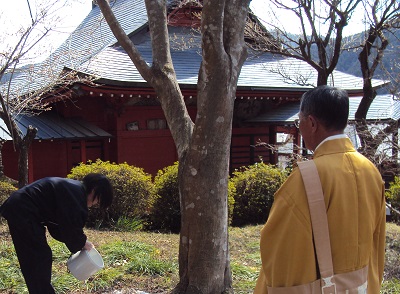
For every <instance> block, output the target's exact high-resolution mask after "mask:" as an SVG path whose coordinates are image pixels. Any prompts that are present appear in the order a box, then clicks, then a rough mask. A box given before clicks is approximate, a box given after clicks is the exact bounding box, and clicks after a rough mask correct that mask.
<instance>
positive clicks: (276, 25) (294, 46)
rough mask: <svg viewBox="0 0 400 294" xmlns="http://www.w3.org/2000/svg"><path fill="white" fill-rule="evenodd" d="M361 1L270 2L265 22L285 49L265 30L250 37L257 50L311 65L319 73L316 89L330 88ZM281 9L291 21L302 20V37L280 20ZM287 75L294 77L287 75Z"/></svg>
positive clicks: (249, 31)
mask: <svg viewBox="0 0 400 294" xmlns="http://www.w3.org/2000/svg"><path fill="white" fill-rule="evenodd" d="M360 2H361V0H346V1H344V0H342V1H341V0H322V1H315V0H291V1H285V0H271V1H269V2H268V3H269V5H270V6H269V7H270V10H269V13H270V17H269V19H264V20H263V21H265V23H266V24H267V25H268V27H269V28H271V29H270V32H271V34H272V35H273V36H274V38H275V39H278V40H279V41H280V42H281V44H282V47H280V48H277V47H275V46H271V40H273V39H272V38H266V37H265V33H264V32H263V31H265V29H262V28H260V29H258V30H248V31H247V34H249V36H251V37H252V38H253V39H255V40H258V42H257V44H256V46H255V49H258V50H262V51H266V52H271V53H274V54H279V55H282V56H287V57H293V58H296V59H299V60H302V61H305V62H307V63H308V64H309V65H311V66H312V67H313V68H314V69H315V70H316V71H317V73H318V78H317V85H316V86H320V85H326V84H327V82H328V77H329V75H330V74H332V72H333V70H334V69H335V68H336V65H337V63H338V61H339V56H340V53H341V50H342V46H343V44H342V41H343V31H344V28H345V27H346V26H347V25H348V23H349V21H350V19H351V16H352V14H353V13H354V11H355V9H356V8H357V6H358V5H359V4H360ZM279 10H284V11H286V12H288V13H287V15H293V19H292V20H291V21H294V22H296V21H298V24H299V34H293V33H290V32H288V31H287V30H286V29H285V24H284V23H282V20H280V18H279V17H278V11H279ZM285 21H287V19H285ZM315 52H316V53H315ZM292 74H293V73H292ZM285 76H286V77H288V76H290V74H289V75H288V73H285ZM292 79H295V80H298V79H299V78H292ZM304 79H305V80H307V79H306V78H304Z"/></svg>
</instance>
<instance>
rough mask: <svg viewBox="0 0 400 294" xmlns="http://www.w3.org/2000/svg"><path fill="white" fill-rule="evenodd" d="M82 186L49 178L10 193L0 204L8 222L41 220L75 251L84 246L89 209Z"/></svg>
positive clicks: (67, 180) (18, 222)
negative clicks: (84, 231) (84, 230)
mask: <svg viewBox="0 0 400 294" xmlns="http://www.w3.org/2000/svg"><path fill="white" fill-rule="evenodd" d="M86 198H87V194H86V192H85V187H84V186H83V184H82V183H81V182H80V181H76V180H71V179H65V178H56V177H49V178H43V179H40V180H38V181H36V182H33V183H32V184H29V185H27V186H25V187H23V188H21V189H20V190H18V191H16V192H14V193H12V194H11V196H10V197H9V198H8V199H7V200H6V201H5V202H4V203H3V205H2V206H1V207H0V213H1V214H2V215H3V216H4V218H6V219H7V221H8V222H12V223H16V224H22V223H26V222H40V223H42V224H43V225H45V226H47V228H48V230H49V233H50V234H51V235H52V236H53V237H54V238H55V239H56V240H58V241H61V242H64V243H65V244H66V245H67V247H68V249H69V250H70V251H71V252H72V253H74V252H77V251H79V250H81V249H82V248H83V246H84V245H85V242H86V235H85V234H84V233H83V227H84V226H85V223H86V219H87V215H88V208H87V200H86Z"/></svg>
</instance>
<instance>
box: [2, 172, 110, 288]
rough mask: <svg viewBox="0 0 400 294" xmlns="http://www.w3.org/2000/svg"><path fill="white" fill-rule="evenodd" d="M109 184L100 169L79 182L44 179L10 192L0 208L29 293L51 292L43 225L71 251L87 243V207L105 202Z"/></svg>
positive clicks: (86, 246) (48, 251) (104, 205)
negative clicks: (99, 171)
mask: <svg viewBox="0 0 400 294" xmlns="http://www.w3.org/2000/svg"><path fill="white" fill-rule="evenodd" d="M112 197H113V192H112V187H111V184H110V182H109V181H108V179H107V178H106V177H105V176H103V175H101V174H89V175H87V176H86V177H84V179H83V180H82V182H81V181H77V180H71V179H64V178H56V177H50V178H44V179H41V180H38V181H36V182H33V183H32V184H30V185H27V186H25V187H23V188H21V189H20V190H18V191H16V192H14V193H12V194H11V196H10V197H9V198H8V199H7V200H6V201H5V202H4V203H3V205H2V206H1V207H0V214H2V215H3V216H4V218H5V219H7V222H8V226H9V229H10V234H11V237H12V240H13V243H14V247H15V251H16V253H17V256H18V261H19V264H20V267H21V271H22V274H23V276H24V278H25V282H26V285H27V287H28V290H29V293H31V294H52V293H55V292H54V289H53V287H52V285H51V266H52V252H51V249H50V247H49V245H48V244H47V240H46V235H45V232H46V229H45V226H46V227H47V229H48V230H49V233H50V234H51V235H52V236H53V237H54V238H55V239H56V240H58V241H61V242H63V243H65V244H66V245H67V247H68V249H69V250H70V251H71V253H75V252H77V251H79V250H81V249H83V248H84V249H86V250H90V249H91V248H93V245H92V243H91V242H89V241H88V240H87V238H86V235H85V234H84V232H83V227H84V226H85V223H86V219H87V215H88V207H91V206H93V205H95V204H97V203H99V205H100V207H101V208H102V209H106V208H107V207H109V206H110V205H111V202H112Z"/></svg>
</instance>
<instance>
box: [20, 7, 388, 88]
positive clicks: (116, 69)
mask: <svg viewBox="0 0 400 294" xmlns="http://www.w3.org/2000/svg"><path fill="white" fill-rule="evenodd" d="M111 5H112V7H113V11H114V14H115V15H116V17H117V19H118V20H119V22H120V24H121V27H122V28H123V29H124V31H125V32H126V33H127V34H128V35H130V37H131V39H132V40H133V42H134V43H135V44H136V45H137V46H138V49H139V51H140V52H141V53H142V54H143V56H144V58H145V59H146V61H147V62H148V64H151V62H152V57H151V56H152V55H151V43H150V36H149V33H148V32H147V30H142V28H146V27H147V12H146V8H145V4H144V1H143V0H117V1H112V2H111ZM170 39H171V44H172V45H171V48H172V58H173V61H174V67H175V70H176V73H177V77H178V82H179V83H180V84H181V85H195V84H196V83H197V75H198V70H199V66H200V62H201V56H200V52H201V50H200V48H199V44H200V36H199V35H198V34H196V33H195V32H194V31H193V30H191V31H190V30H188V29H187V28H177V27H170ZM115 43H116V39H115V37H114V35H113V34H112V32H111V30H110V29H109V27H108V25H107V23H106V22H105V20H104V18H103V16H102V14H101V11H100V9H99V7H97V6H95V7H94V8H93V9H92V10H91V12H90V13H89V14H88V16H87V17H86V18H85V19H84V20H83V22H82V23H81V24H80V25H79V27H78V28H77V29H76V30H75V31H74V32H73V33H72V34H71V35H70V37H69V38H68V39H67V40H66V41H65V42H64V43H63V44H62V45H61V46H60V47H59V48H58V49H57V50H56V51H55V52H54V53H53V54H52V55H51V56H50V57H49V58H48V59H47V60H46V61H45V62H44V63H41V64H39V65H35V67H36V73H37V74H36V75H35V76H33V77H30V78H29V79H28V78H27V77H26V75H24V74H20V75H19V78H16V79H15V81H14V82H15V84H19V88H21V92H28V91H32V90H35V89H38V88H40V87H42V86H43V85H45V84H47V83H49V82H50V81H49V80H50V77H49V76H48V75H47V74H43V73H41V72H40V70H39V68H40V67H43V66H44V65H45V64H47V65H50V67H51V68H52V72H53V73H54V76H56V75H58V74H59V73H60V71H61V70H62V68H63V67H64V66H65V67H68V68H71V69H79V70H80V71H82V72H87V73H92V74H96V75H97V76H98V77H99V78H100V79H101V80H102V81H103V80H108V81H109V82H110V83H112V82H114V83H121V82H125V83H135V84H136V83H144V80H143V79H142V77H141V76H140V74H139V73H138V71H137V69H136V68H135V67H134V65H133V63H132V61H131V60H130V59H129V57H128V56H127V54H126V53H125V51H124V50H123V49H122V48H121V47H119V46H116V47H114V46H113V45H114V44H115ZM249 53H250V54H249V58H248V59H247V61H246V63H245V64H244V66H243V68H242V70H241V74H240V77H239V81H238V88H239V89H240V88H249V89H252V88H254V89H266V90H268V89H273V90H276V89H280V90H287V91H292V90H295V89H297V90H301V89H308V88H310V87H311V86H310V85H315V84H316V71H315V70H314V69H312V68H311V67H310V66H309V65H308V64H306V63H305V62H302V61H300V60H297V59H293V58H282V57H275V56H272V55H271V54H261V55H260V54H255V53H254V52H249ZM277 71H280V72H283V73H285V74H286V75H290V77H289V78H288V76H287V77H286V78H283V77H282V76H281V75H280V74H279V73H278V72H277ZM300 80H301V81H302V82H303V83H305V84H304V85H299V84H296V83H295V82H294V81H300ZM27 81H28V82H27ZM381 83H382V81H374V86H378V85H379V84H381ZM330 84H334V85H335V86H338V87H342V88H344V89H347V90H354V89H362V80H361V78H357V77H354V76H351V75H347V74H344V73H341V72H338V71H335V72H334V74H333V76H332V77H331V79H330Z"/></svg>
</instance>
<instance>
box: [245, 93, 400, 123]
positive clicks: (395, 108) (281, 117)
mask: <svg viewBox="0 0 400 294" xmlns="http://www.w3.org/2000/svg"><path fill="white" fill-rule="evenodd" d="M361 99H362V97H350V99H349V100H350V105H349V120H350V121H354V115H355V113H356V111H357V108H358V105H359V104H360V101H361ZM299 106H300V102H291V103H287V104H284V105H282V106H280V107H279V108H275V109H269V110H267V111H266V112H264V113H262V114H260V115H258V116H257V117H255V118H253V119H250V120H248V122H260V123H261V122H263V123H283V124H284V123H291V124H293V122H294V120H295V119H296V118H298V112H299ZM389 119H394V120H398V119H400V101H399V100H395V99H393V96H392V95H378V96H376V97H375V99H374V101H373V102H372V104H371V106H370V108H369V110H368V113H367V120H369V121H371V122H376V121H379V120H382V121H385V120H389Z"/></svg>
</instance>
